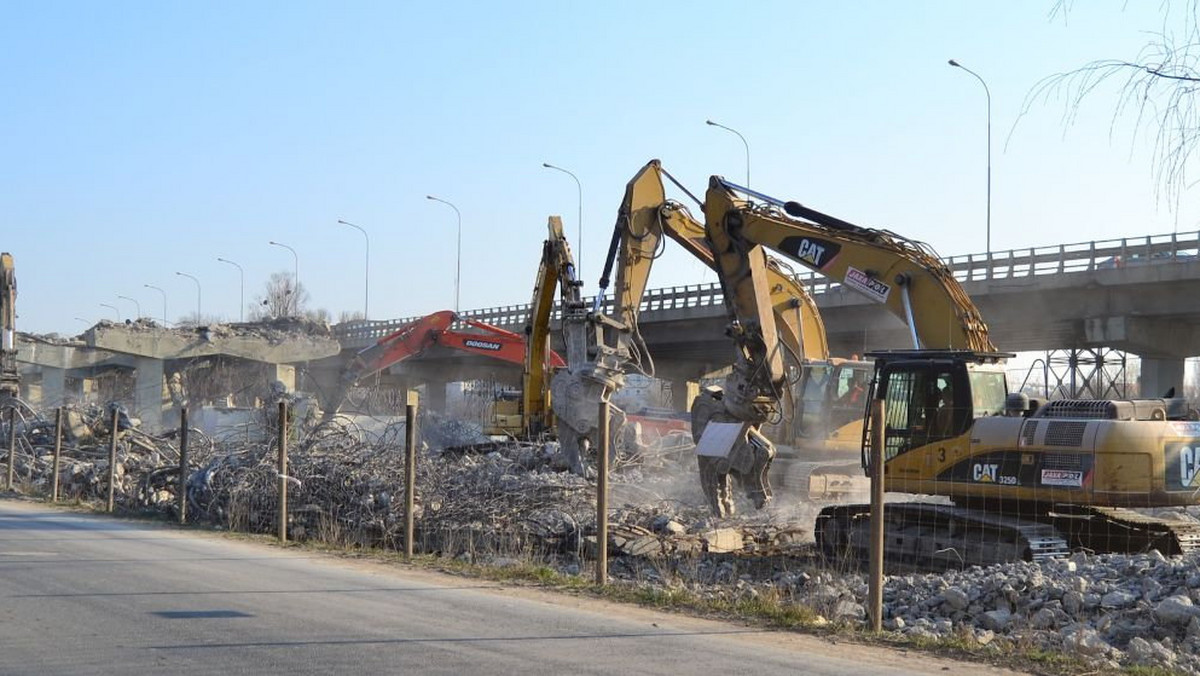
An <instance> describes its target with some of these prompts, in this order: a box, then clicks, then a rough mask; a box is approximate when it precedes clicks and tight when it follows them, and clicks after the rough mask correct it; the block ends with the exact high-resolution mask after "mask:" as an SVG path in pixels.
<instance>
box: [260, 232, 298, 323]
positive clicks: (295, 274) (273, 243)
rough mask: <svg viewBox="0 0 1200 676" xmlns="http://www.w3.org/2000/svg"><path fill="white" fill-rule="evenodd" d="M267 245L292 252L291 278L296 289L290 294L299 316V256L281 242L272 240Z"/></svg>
mask: <svg viewBox="0 0 1200 676" xmlns="http://www.w3.org/2000/svg"><path fill="white" fill-rule="evenodd" d="M267 244H270V245H271V246H279V247H283V248H284V249H287V250H288V251H291V252H292V263H293V265H294V270H293V273H292V276H293V277H294V278H295V280H296V281H295V284H296V289H295V291H293V292H292V300H293V301H295V305H296V314H297V315H299V314H300V256H299V255H298V254H297V253H296V250H295V249H293V248H292V247H290V246H288V245H286V244H283V243H282V242H276V241H274V240H272V241H270V242H267Z"/></svg>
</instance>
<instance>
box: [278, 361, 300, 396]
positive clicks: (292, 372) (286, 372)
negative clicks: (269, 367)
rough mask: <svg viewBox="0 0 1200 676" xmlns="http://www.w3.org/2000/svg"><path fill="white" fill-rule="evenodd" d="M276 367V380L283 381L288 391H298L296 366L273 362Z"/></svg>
mask: <svg viewBox="0 0 1200 676" xmlns="http://www.w3.org/2000/svg"><path fill="white" fill-rule="evenodd" d="M273 366H274V367H275V380H278V381H279V382H281V383H283V386H284V387H286V388H287V391H288V392H295V391H296V367H295V366H288V365H287V364H273Z"/></svg>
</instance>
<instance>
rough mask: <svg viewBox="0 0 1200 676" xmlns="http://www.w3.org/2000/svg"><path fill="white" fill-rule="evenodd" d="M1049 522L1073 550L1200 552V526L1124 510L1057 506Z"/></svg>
mask: <svg viewBox="0 0 1200 676" xmlns="http://www.w3.org/2000/svg"><path fill="white" fill-rule="evenodd" d="M1046 521H1047V523H1049V524H1052V525H1053V526H1054V528H1055V529H1056V530H1058V531H1059V532H1061V533H1063V535H1065V536H1066V537H1067V539H1068V541H1069V542H1070V544H1071V546H1072V547H1077V548H1081V549H1085V550H1090V551H1094V552H1120V553H1128V554H1132V553H1138V552H1146V551H1149V550H1151V549H1157V550H1158V551H1159V552H1161V553H1162V554H1163V555H1164V556H1174V555H1176V554H1186V553H1187V552H1191V551H1196V550H1197V549H1200V523H1193V522H1188V521H1169V520H1166V519H1160V518H1157V517H1153V516H1148V515H1145V514H1142V513H1140V512H1137V511H1135V510H1132V509H1126V508H1121V507H1091V506H1087V505H1054V506H1053V507H1052V508H1050V510H1049V511H1048V513H1047V519H1046Z"/></svg>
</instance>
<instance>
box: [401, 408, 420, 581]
mask: <svg viewBox="0 0 1200 676" xmlns="http://www.w3.org/2000/svg"><path fill="white" fill-rule="evenodd" d="M407 397H408V400H407V402H406V404H405V406H404V560H405V561H411V560H412V556H413V533H414V531H415V528H414V518H413V512H414V511H415V509H416V505H417V499H416V491H417V402H418V399H417V392H416V391H415V390H408V395H407Z"/></svg>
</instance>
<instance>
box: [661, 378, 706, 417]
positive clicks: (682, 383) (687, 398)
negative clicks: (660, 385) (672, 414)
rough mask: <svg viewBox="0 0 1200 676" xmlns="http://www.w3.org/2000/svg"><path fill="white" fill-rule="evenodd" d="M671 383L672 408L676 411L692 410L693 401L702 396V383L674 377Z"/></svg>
mask: <svg viewBox="0 0 1200 676" xmlns="http://www.w3.org/2000/svg"><path fill="white" fill-rule="evenodd" d="M669 382H670V383H671V408H673V409H675V410H676V411H690V410H692V402H693V401H695V400H696V397H698V396H700V383H699V382H698V381H695V380H687V379H684V378H673V379H671V380H670V381H669Z"/></svg>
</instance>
